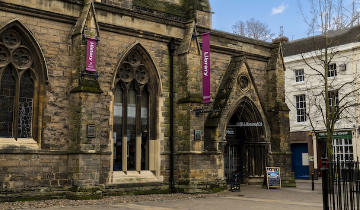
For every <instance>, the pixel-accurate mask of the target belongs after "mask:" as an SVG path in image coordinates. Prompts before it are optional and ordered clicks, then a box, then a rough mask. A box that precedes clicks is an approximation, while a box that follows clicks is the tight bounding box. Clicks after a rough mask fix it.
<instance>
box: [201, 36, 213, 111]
mask: <svg viewBox="0 0 360 210" xmlns="http://www.w3.org/2000/svg"><path fill="white" fill-rule="evenodd" d="M201 37H202V79H203V82H202V86H203V87H202V88H203V100H202V103H204V104H206V103H210V101H211V95H210V33H205V34H202V35H201Z"/></svg>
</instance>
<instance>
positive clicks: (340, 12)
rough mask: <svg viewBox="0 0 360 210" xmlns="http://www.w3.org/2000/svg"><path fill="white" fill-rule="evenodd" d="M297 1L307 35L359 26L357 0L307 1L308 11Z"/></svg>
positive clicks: (359, 14)
mask: <svg viewBox="0 0 360 210" xmlns="http://www.w3.org/2000/svg"><path fill="white" fill-rule="evenodd" d="M301 2H302V1H300V0H298V5H299V9H300V13H301V15H302V17H303V19H304V22H305V23H306V24H307V26H308V35H313V34H318V33H326V32H328V31H336V30H340V29H344V28H348V27H351V26H354V25H357V24H359V19H360V12H359V11H358V9H359V6H358V0H352V3H351V4H347V3H349V2H348V1H345V2H344V0H308V6H309V8H310V9H309V10H307V11H306V10H304V6H303V4H302V3H301Z"/></svg>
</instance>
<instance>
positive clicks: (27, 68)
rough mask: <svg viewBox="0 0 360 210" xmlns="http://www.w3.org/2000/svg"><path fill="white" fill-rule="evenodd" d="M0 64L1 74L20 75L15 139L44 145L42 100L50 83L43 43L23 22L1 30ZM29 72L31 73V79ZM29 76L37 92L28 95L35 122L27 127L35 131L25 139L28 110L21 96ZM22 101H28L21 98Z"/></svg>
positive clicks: (28, 116) (18, 79) (15, 105)
mask: <svg viewBox="0 0 360 210" xmlns="http://www.w3.org/2000/svg"><path fill="white" fill-rule="evenodd" d="M7 56H8V57H7ZM0 60H1V61H0V70H1V69H6V68H11V69H14V70H15V71H16V73H17V78H16V83H17V85H16V99H15V102H14V108H13V109H14V113H15V114H14V118H13V120H14V121H13V124H12V127H13V135H12V137H13V138H15V139H17V138H18V137H19V138H33V139H35V140H37V142H38V144H40V142H41V127H42V122H41V119H42V110H43V107H42V104H43V103H42V102H41V101H40V99H41V98H43V97H42V96H44V95H45V85H46V83H47V81H48V73H47V67H46V62H45V58H44V55H43V52H42V50H41V48H40V45H39V43H38V42H37V41H36V39H35V38H34V36H33V34H32V33H31V31H30V30H29V29H27V28H26V26H25V25H23V24H22V23H21V22H20V21H19V20H12V21H10V22H9V23H7V24H6V25H4V26H2V27H1V28H0ZM27 72H29V75H28V74H27ZM0 74H1V73H0ZM25 74H26V75H25ZM0 76H1V75H0ZM25 76H30V79H31V81H30V80H29V82H32V85H31V86H32V87H33V90H32V91H31V92H30V93H29V94H32V95H27V96H29V97H30V98H29V99H27V100H30V99H31V103H30V104H31V107H30V108H29V109H30V110H31V111H30V112H29V113H26V114H27V115H26V116H27V119H28V118H30V119H31V121H27V123H30V126H31V128H30V127H29V126H28V124H26V126H27V128H28V129H31V133H30V132H28V133H27V134H26V135H23V134H18V133H19V132H20V131H19V130H22V129H21V128H20V127H18V126H19V125H18V120H19V119H22V118H21V116H22V115H20V114H19V113H20V111H19V110H20V108H23V106H27V105H25V104H24V103H25V102H21V101H19V97H20V96H19V94H20V91H22V84H21V82H22V81H23V80H22V78H23V77H25ZM24 81H26V80H24ZM20 98H21V97H20ZM21 100H25V99H24V98H21ZM26 104H29V102H26ZM18 112H19V113H18ZM20 133H21V132H20Z"/></svg>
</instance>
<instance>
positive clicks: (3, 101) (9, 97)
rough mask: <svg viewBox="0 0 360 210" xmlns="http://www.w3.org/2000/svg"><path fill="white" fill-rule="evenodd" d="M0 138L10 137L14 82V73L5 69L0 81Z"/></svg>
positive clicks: (9, 69) (14, 90) (8, 68)
mask: <svg viewBox="0 0 360 210" xmlns="http://www.w3.org/2000/svg"><path fill="white" fill-rule="evenodd" d="M0 75H1V74H0ZM0 81H1V82H0V84H1V87H0V110H1V112H0V137H6V138H9V137H12V136H13V134H12V131H13V129H12V128H13V117H14V102H15V92H16V80H15V77H14V72H13V70H12V69H11V68H10V67H7V68H6V69H5V70H4V71H3V73H2V75H1V80H0Z"/></svg>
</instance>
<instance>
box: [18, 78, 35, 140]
mask: <svg viewBox="0 0 360 210" xmlns="http://www.w3.org/2000/svg"><path fill="white" fill-rule="evenodd" d="M33 98H34V82H33V80H32V79H31V75H30V72H29V71H27V72H25V73H24V74H23V75H22V77H21V82H20V97H19V121H18V137H19V138H30V137H31V121H32V113H33Z"/></svg>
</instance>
